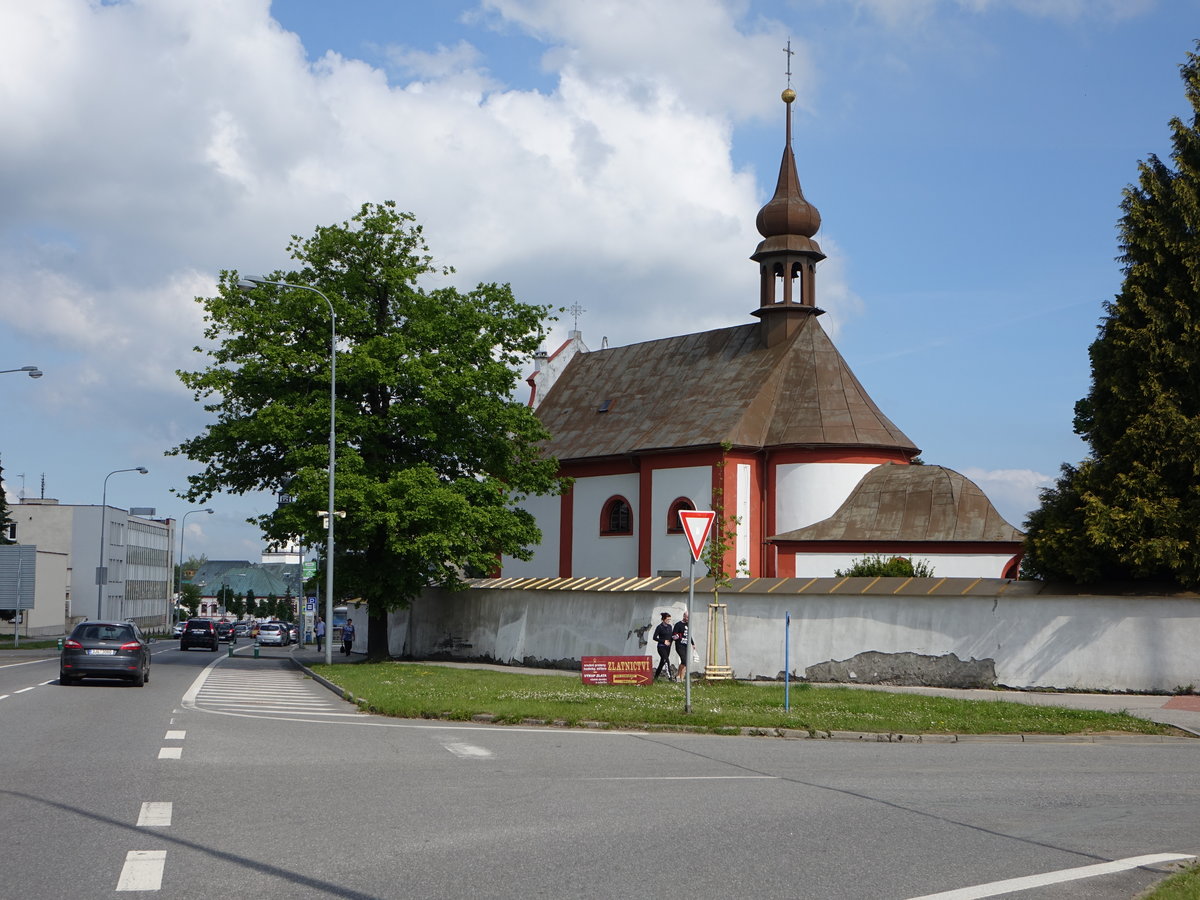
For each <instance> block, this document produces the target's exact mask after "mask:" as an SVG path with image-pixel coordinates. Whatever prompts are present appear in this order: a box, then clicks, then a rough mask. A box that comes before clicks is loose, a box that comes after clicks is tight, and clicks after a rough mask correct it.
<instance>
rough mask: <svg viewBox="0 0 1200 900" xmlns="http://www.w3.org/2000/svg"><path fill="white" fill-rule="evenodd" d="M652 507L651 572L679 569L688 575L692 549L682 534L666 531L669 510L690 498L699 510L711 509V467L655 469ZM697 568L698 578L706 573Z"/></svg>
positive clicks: (701, 568) (702, 568) (703, 569)
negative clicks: (681, 499) (678, 502)
mask: <svg viewBox="0 0 1200 900" xmlns="http://www.w3.org/2000/svg"><path fill="white" fill-rule="evenodd" d="M653 477H654V482H653V488H652V491H651V493H652V495H653V500H652V503H651V510H650V572H651V574H655V573H657V572H664V571H678V572H682V573H684V574H685V575H686V574H687V570H688V562H689V560H691V558H692V552H691V551H690V550H689V549H688V544H687V538H686V537H684V536H683V535H682V534H667V513H668V512H669V511H670V509H671V504H672V503H674V502H675V501H676V500H678V499H679V498H680V497H687V498H688V499H689V500H691V501H692V503H694V504H695V505H696V509H711V508H712V467H711V466H689V467H686V468H680V469H655V470H654V476H653ZM707 572H708V569H707V567H701V566H698V567H697V573H696V574H697V577H699V575H700V574H702V573H707Z"/></svg>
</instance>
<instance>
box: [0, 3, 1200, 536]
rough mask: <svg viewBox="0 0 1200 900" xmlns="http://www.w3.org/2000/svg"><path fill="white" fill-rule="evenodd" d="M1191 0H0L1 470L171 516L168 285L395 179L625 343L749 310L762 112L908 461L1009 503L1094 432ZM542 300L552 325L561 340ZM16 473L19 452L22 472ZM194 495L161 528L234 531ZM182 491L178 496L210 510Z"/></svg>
mask: <svg viewBox="0 0 1200 900" xmlns="http://www.w3.org/2000/svg"><path fill="white" fill-rule="evenodd" d="M1198 37H1200V0H1157V2H1156V0H870V2H868V0H794V2H786V0H775V2H754V0H743V2H717V0H656V2H654V3H646V2H633V0H621V2H604V0H594V2H590V3H586V4H583V3H579V4H571V3H561V2H554V0H487V2H481V3H474V2H458V3H453V2H443V3H411V2H397V0H391V2H386V0H344V2H341V3H337V4H333V3H328V2H321V0H276V2H273V3H271V2H267V0H175V2H171V3H162V2H150V0H126V2H108V3H103V4H101V3H96V2H87V0H39V3H37V4H5V5H4V6H3V7H0V133H3V134H4V135H5V140H4V141H3V142H2V143H0V197H3V198H4V200H3V203H0V369H7V368H15V367H18V366H22V365H26V364H36V365H38V366H40V367H41V368H42V369H44V370H45V372H46V375H45V377H44V378H42V379H40V380H36V381H33V380H30V379H27V378H25V377H24V376H22V375H16V374H9V375H3V376H0V423H2V424H0V462H2V463H3V465H4V470H5V471H4V475H5V485H4V486H5V489H6V490H7V492H8V494H9V497H10V499H15V497H16V495H18V494H19V493H20V492H21V491H24V493H25V494H26V495H27V496H34V497H36V496H38V495H39V494H40V493H41V490H42V488H41V481H42V478H43V476H44V478H45V485H46V486H45V495H46V496H48V497H55V498H57V499H59V500H60V501H62V502H65V503H99V502H100V492H101V486H102V482H103V479H104V476H105V475H106V474H107V473H108V472H110V471H112V470H114V469H120V468H126V467H131V466H136V465H145V466H147V467H149V469H150V470H151V473H150V475H148V476H144V477H142V476H136V475H124V476H117V477H115V478H113V479H111V480H110V482H109V492H108V496H109V501H110V502H111V503H113V504H115V505H118V506H124V507H128V506H153V507H156V508H157V509H158V511H159V513H160V514H161V515H171V516H175V517H176V518H178V517H180V516H181V515H182V514H183V512H185V511H186V510H187V509H190V508H194V507H192V506H189V505H187V504H184V503H183V502H182V501H180V500H179V498H178V497H176V496H174V495H173V494H172V493H171V491H172V489H178V488H181V487H183V486H184V484H185V479H186V477H187V475H188V474H189V473H190V472H194V471H196V467H195V465H194V464H192V463H190V462H189V461H187V460H184V459H179V458H175V457H166V456H164V455H163V454H164V451H165V450H166V449H168V448H169V447H171V446H174V445H175V444H177V443H178V442H179V441H181V440H183V439H184V438H186V437H189V436H191V435H193V434H196V433H198V432H199V431H200V430H201V429H202V428H203V427H204V424H205V422H206V421H207V420H206V414H205V413H204V411H203V409H202V408H201V406H200V405H199V404H197V403H196V402H194V401H193V399H192V398H191V396H190V395H189V394H188V393H187V392H186V391H185V390H184V389H183V388H182V386H181V385H180V384H179V383H178V380H177V379H176V378H175V376H174V374H173V373H174V370H175V369H178V368H195V367H198V366H200V365H202V364H203V358H202V357H201V356H199V355H198V354H195V353H193V352H191V348H192V347H193V346H194V345H196V344H197V343H199V342H200V341H201V329H202V322H201V317H200V312H199V307H198V305H197V304H196V303H195V302H194V299H193V298H194V297H196V296H199V295H205V294H208V293H210V292H211V291H212V288H213V284H214V282H215V280H216V273H217V272H218V271H219V270H220V269H224V268H236V269H238V270H240V271H242V272H243V273H247V274H256V273H259V272H265V271H269V270H271V269H274V268H276V267H282V266H284V265H285V264H286V258H285V254H284V248H285V246H286V244H287V241H288V238H289V236H290V235H292V234H300V235H307V234H309V233H311V232H312V230H313V228H314V227H315V226H317V225H318V224H321V225H323V224H331V223H334V222H340V221H343V220H344V219H346V218H348V217H349V216H351V215H353V213H354V212H355V211H356V210H357V208H358V207H359V206H360V205H361V204H362V203H363V202H366V201H382V200H387V199H393V200H395V201H396V202H397V203H398V204H399V205H400V206H401V207H402V208H405V209H409V210H411V211H413V212H414V213H415V214H416V215H417V217H418V219H419V220H420V221H422V222H423V223H424V224H425V225H426V234H427V237H428V239H429V241H430V244H431V247H432V249H433V251H434V253H435V255H436V256H437V257H438V259H439V260H440V261H442V262H444V263H448V264H452V265H454V266H455V267H456V268H457V270H458V271H457V274H456V275H455V276H453V279H452V281H453V283H455V284H457V285H459V286H460V287H470V286H473V285H474V284H475V283H477V282H480V281H501V282H511V283H512V285H513V287H514V290H515V292H516V293H517V295H518V296H519V297H521V298H522V299H524V300H528V301H531V302H536V303H546V304H552V305H555V306H569V305H571V304H573V303H579V304H580V305H582V306H583V307H584V308H585V309H586V310H587V312H586V313H584V314H583V316H582V317H581V318H580V328H581V330H582V331H583V333H584V339H585V341H586V342H588V343H589V345H590V346H592V347H598V346H600V343H601V340H602V339H603V338H607V339H608V341H609V342H610V343H611V344H625V343H632V342H636V341H641V340H649V339H654V338H659V337H663V336H667V335H671V334H678V333H681V332H685V331H692V330H700V329H704V328H712V327H721V326H725V325H733V324H738V323H742V322H747V321H751V318H750V312H751V311H752V310H753V309H754V308H755V307H756V306H757V272H756V267H755V265H754V264H753V263H752V262H750V261H749V260H748V259H747V257H748V256H749V254H750V253H751V252H753V250H754V247H755V245H756V243H757V241H758V236H757V234H756V232H755V231H754V216H755V213H756V212H757V210H758V207H759V206H760V205H761V204H762V203H763V202H764V201H765V199H766V198H767V197H768V196H769V195H770V192H771V190H772V189H773V186H774V180H775V175H776V172H777V170H778V165H779V157H780V152H781V149H782V144H783V106H782V104H781V103H780V101H779V92H780V91H781V90H782V88H783V87H785V86H786V78H785V75H784V70H785V57H784V54H783V52H782V49H783V47H784V45H785V43H786V42H787V41H788V40H790V41H791V42H792V48H793V50H794V51H795V56H794V57H793V58H792V72H793V76H792V84H793V86H794V87H795V88H796V90H797V92H798V94H799V100H798V102H797V109H796V123H795V129H794V142H795V149H796V157H797V162H798V168H799V174H800V180H801V183H802V185H803V187H804V191H805V194H806V196H807V197H808V199H809V200H810V201H811V202H812V203H813V204H814V205H816V206H817V207H818V209H819V210H820V212H821V215H822V219H823V224H822V227H821V230H820V232H819V234H818V235H817V239H818V240H819V241H820V243H821V246H822V248H823V249H824V250H825V252H826V254H827V255H828V257H829V258H828V259H827V260H826V261H825V262H823V263H822V264H821V266H820V268H819V269H818V287H817V291H818V304H819V305H820V306H822V307H823V308H824V309H826V310H827V314H826V315H825V316H823V317H822V320H821V321H822V324H823V325H824V326H825V327H826V329H827V330H828V331H829V332H830V333H831V335H832V336H833V338H834V341H835V343H836V344H837V346H838V348H839V349H840V350H841V352H842V354H843V356H845V358H846V359H847V361H848V363H849V364H850V366H851V368H852V369H853V370H854V371H855V372H856V374H857V375H858V376H859V379H860V380H861V381H862V382H863V384H864V385H865V387H866V388H867V390H868V392H869V393H870V394H871V395H872V397H873V398H874V399H875V401H876V402H877V403H878V404H879V406H880V407H881V408H882V409H883V410H884V412H885V413H886V414H887V415H888V416H889V417H890V418H891V419H892V420H893V421H894V422H895V423H896V424H897V425H898V426H899V427H900V428H901V429H902V430H904V432H905V433H906V434H907V435H908V436H909V437H910V438H911V439H912V440H913V441H914V442H915V443H916V444H917V445H918V446H920V447H921V448H922V451H923V456H924V458H925V459H926V461H928V462H931V463H938V464H941V465H945V466H948V467H950V468H953V469H956V470H958V471H960V472H963V473H964V474H966V475H968V476H969V477H971V478H973V479H974V480H975V481H976V482H977V483H979V484H980V485H981V486H982V487H983V488H984V489H985V491H987V492H988V494H989V496H991V497H992V499H993V501H994V502H995V504H996V505H997V507H998V508H999V509H1000V511H1001V512H1002V513H1004V514H1005V516H1006V517H1007V518H1009V520H1010V521H1012V522H1013V523H1014V524H1015V525H1018V526H1020V524H1021V522H1022V520H1023V519H1024V516H1025V514H1026V513H1027V511H1028V510H1029V509H1031V508H1032V507H1033V506H1034V505H1036V500H1037V489H1038V487H1039V486H1041V485H1045V484H1047V483H1049V480H1050V479H1051V478H1052V477H1053V476H1054V475H1055V474H1056V472H1057V471H1058V467H1059V465H1060V464H1061V463H1063V462H1076V461H1078V460H1079V459H1080V458H1081V457H1082V456H1083V454H1084V446H1083V444H1082V443H1081V442H1080V441H1079V440H1078V438H1077V437H1075V435H1074V434H1073V433H1072V431H1071V417H1072V409H1073V405H1074V403H1075V401H1076V400H1077V399H1079V398H1080V397H1081V396H1083V395H1084V394H1085V393H1086V391H1087V387H1088V378H1089V367H1088V359H1087V347H1088V344H1089V343H1090V342H1091V340H1092V339H1093V338H1094V337H1095V334H1096V326H1097V324H1098V322H1099V318H1100V315H1101V314H1102V304H1103V302H1104V301H1105V300H1108V299H1111V297H1112V296H1113V295H1114V294H1115V293H1116V292H1117V290H1119V287H1120V280H1121V273H1120V268H1119V266H1118V264H1117V263H1116V262H1115V259H1114V258H1115V256H1116V254H1117V244H1116V223H1117V219H1118V217H1119V214H1120V213H1119V203H1120V200H1121V191H1122V189H1123V187H1124V186H1125V185H1127V184H1129V183H1131V182H1133V181H1135V180H1136V178H1137V163H1138V161H1139V160H1142V159H1145V158H1146V157H1147V156H1148V155H1149V154H1151V153H1157V154H1159V155H1162V156H1166V155H1167V154H1168V153H1169V150H1170V145H1169V130H1168V121H1169V119H1170V118H1171V116H1176V115H1178V116H1184V115H1187V114H1189V112H1190V111H1189V110H1188V108H1187V105H1186V101H1185V98H1184V95H1183V90H1182V84H1181V82H1180V80H1179V75H1178V66H1179V64H1180V63H1181V62H1182V61H1183V60H1184V58H1185V56H1186V54H1187V53H1188V51H1189V50H1191V49H1193V47H1194V41H1195V39H1196V38H1198ZM569 326H570V320H569V318H567V319H564V320H563V321H560V322H559V323H558V324H557V325H556V327H555V340H556V341H557V340H561V338H562V337H563V335H564V332H565V330H566V328H568V327H569ZM22 476H23V477H22ZM272 503H273V498H270V497H267V496H247V497H225V496H221V497H216V498H214V499H213V500H212V501H211V504H210V505H211V506H212V507H213V508H214V509H216V510H217V512H216V514H214V515H212V516H192V517H191V519H189V520H188V534H187V538H186V542H187V543H186V549H187V552H188V553H189V555H190V554H191V553H193V552H194V553H207V554H208V555H209V556H210V557H213V558H218V557H244V558H251V559H253V558H256V557H257V555H258V553H259V550H260V547H261V544H260V541H259V538H258V535H257V533H256V531H255V529H253V528H252V527H251V526H248V525H246V524H245V523H244V520H245V518H246V517H247V516H249V515H253V514H254V513H255V512H258V511H262V510H265V509H268V508H269V507H270V505H271V504H272ZM201 520H202V521H201Z"/></svg>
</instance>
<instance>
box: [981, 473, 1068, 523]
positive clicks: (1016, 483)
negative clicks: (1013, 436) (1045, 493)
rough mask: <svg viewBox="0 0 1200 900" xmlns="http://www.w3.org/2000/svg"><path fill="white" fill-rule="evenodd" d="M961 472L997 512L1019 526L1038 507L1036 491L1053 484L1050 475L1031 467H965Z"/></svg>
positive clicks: (1052, 477)
mask: <svg viewBox="0 0 1200 900" xmlns="http://www.w3.org/2000/svg"><path fill="white" fill-rule="evenodd" d="M962 474H963V475H965V476H966V477H967V478H969V479H971V480H972V481H973V482H975V484H977V485H979V487H980V488H981V489H982V490H983V492H984V493H985V494H987V496H988V499H989V500H991V501H992V505H993V506H995V507H996V511H997V512H999V513H1000V515H1002V516H1004V518H1005V520H1006V521H1007V522H1008V523H1009V524H1010V525H1015V526H1016V527H1017V528H1021V527H1022V524H1023V523H1024V521H1025V518H1026V516H1028V515H1029V513H1030V512H1031V511H1033V510H1034V509H1036V508H1037V507H1038V502H1039V501H1038V497H1039V492H1040V491H1041V489H1042V488H1046V487H1050V486H1051V485H1052V484H1053V483H1054V477H1055V476H1053V475H1043V474H1042V473H1041V472H1034V471H1032V470H1030V469H978V468H973V467H970V468H965V469H963V470H962Z"/></svg>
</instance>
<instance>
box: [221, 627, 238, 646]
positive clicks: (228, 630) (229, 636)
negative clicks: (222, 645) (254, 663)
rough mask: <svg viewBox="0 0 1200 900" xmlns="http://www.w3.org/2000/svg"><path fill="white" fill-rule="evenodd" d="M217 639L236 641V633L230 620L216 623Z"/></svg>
mask: <svg viewBox="0 0 1200 900" xmlns="http://www.w3.org/2000/svg"><path fill="white" fill-rule="evenodd" d="M217 640H219V641H229V642H231V643H234V644H236V643H237V633H236V632H235V631H234V626H233V623H232V622H218V623H217Z"/></svg>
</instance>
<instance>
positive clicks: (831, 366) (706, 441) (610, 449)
mask: <svg viewBox="0 0 1200 900" xmlns="http://www.w3.org/2000/svg"><path fill="white" fill-rule="evenodd" d="M759 329H760V326H759V325H758V324H756V323H755V324H748V325H738V326H735V327H732V328H720V329H716V330H714V331H703V332H699V333H697V334H688V335H682V336H680V337H673V338H665V339H663V340H658V341H649V342H646V343H641V344H631V345H629V346H626V347H614V348H611V349H607V350H594V351H592V352H590V353H581V354H579V355H578V356H576V357H575V358H574V359H573V360H572V361H571V362H570V364H569V365H568V366H567V368H566V369H565V370H564V371H563V374H562V375H561V376H560V377H559V379H558V381H557V382H556V383H555V384H554V387H553V388H552V389H551V390H550V392H549V393H548V394H547V395H546V397H545V399H544V400H543V401H542V404H541V405H540V406H539V407H538V409H537V415H538V417H539V418H540V419H541V420H542V422H543V424H545V425H546V427H547V428H548V429H549V430H550V433H551V435H552V438H551V440H550V441H549V443H548V444H547V450H548V451H549V452H550V453H551V454H553V455H554V456H556V457H558V459H560V460H564V461H565V460H580V459H597V458H604V457H613V456H623V455H626V454H630V453H634V452H645V451H654V450H672V449H684V448H692V447H713V446H717V445H719V444H721V443H722V442H725V441H728V442H729V443H731V444H733V445H734V446H735V447H740V448H761V447H785V446H786V447H845V448H873V449H898V450H901V451H904V452H906V453H910V454H916V453H917V452H918V451H917V448H916V446H915V445H914V444H913V443H912V441H910V440H909V439H908V438H907V437H906V436H905V435H904V433H903V432H901V431H900V429H898V428H897V427H896V426H895V425H893V424H892V422H891V421H890V420H889V419H888V418H887V417H886V416H885V415H884V414H883V413H882V412H880V410H879V408H878V407H877V406H876V405H875V403H874V402H873V401H872V400H871V398H870V397H869V396H867V392H866V391H865V390H864V389H863V386H862V385H861V384H860V383H859V381H858V379H857V378H855V376H854V373H853V372H851V371H850V367H849V366H847V365H846V361H845V360H844V359H842V355H841V354H840V353H838V351H837V348H835V347H834V346H833V342H832V341H830V340H829V337H828V335H826V334H825V330H824V329H823V328H822V327H821V325H820V323H819V322H818V321H817V318H816V316H809V317H807V320H806V321H805V322H804V324H803V326H802V327H801V328H800V329H799V330H798V331H797V332H796V334H795V335H793V336H792V338H791V339H789V340H786V341H782V342H780V343H779V344H778V345H776V346H774V347H770V348H768V347H764V346H762V343H761V341H760V337H759V335H760V332H759ZM601 409H605V410H606V411H604V412H600V411H599V410H601Z"/></svg>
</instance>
